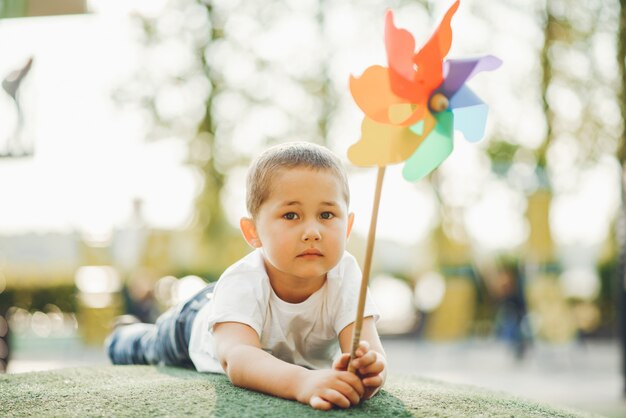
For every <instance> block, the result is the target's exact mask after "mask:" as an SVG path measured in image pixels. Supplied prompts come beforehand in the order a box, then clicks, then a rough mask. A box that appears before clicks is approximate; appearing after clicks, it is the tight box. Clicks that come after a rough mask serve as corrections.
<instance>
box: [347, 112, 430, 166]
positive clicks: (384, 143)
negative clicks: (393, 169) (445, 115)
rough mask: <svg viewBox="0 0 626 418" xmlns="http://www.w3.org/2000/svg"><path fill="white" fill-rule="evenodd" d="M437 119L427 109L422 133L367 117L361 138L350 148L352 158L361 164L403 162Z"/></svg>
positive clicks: (350, 157) (362, 125) (364, 120)
mask: <svg viewBox="0 0 626 418" xmlns="http://www.w3.org/2000/svg"><path fill="white" fill-rule="evenodd" d="M436 123H437V122H436V120H435V118H434V117H433V116H432V115H431V114H430V113H427V114H426V117H425V118H424V122H423V126H422V133H421V134H420V135H416V134H415V133H414V132H412V131H411V129H407V127H405V126H396V125H389V124H383V123H377V122H375V121H373V120H371V119H369V118H367V117H366V118H364V119H363V123H362V124H361V139H360V140H359V141H358V142H357V143H356V144H354V145H352V146H351V147H350V148H349V149H348V159H350V161H351V162H352V164H354V165H357V166H360V167H374V166H378V167H382V166H386V165H389V164H396V163H400V162H402V161H404V160H406V159H407V158H409V156H410V155H411V154H413V152H415V149H416V148H417V147H419V146H420V144H421V143H422V141H423V140H424V138H426V137H427V136H428V134H429V133H430V132H431V131H432V130H433V128H434V127H435V124H436Z"/></svg>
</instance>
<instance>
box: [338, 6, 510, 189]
mask: <svg viewBox="0 0 626 418" xmlns="http://www.w3.org/2000/svg"><path fill="white" fill-rule="evenodd" d="M458 7H459V0H457V1H455V2H454V4H452V6H451V7H450V9H449V10H448V11H447V13H446V14H445V16H444V18H443V20H442V21H441V23H440V24H439V27H438V28H437V30H436V31H435V33H434V34H433V35H432V37H431V38H430V39H429V40H428V42H427V43H426V44H425V45H424V47H422V49H420V50H419V51H418V52H417V53H415V52H414V49H415V40H414V38H413V36H412V35H411V34H410V33H409V32H407V31H406V30H404V29H398V28H397V27H396V26H395V25H394V23H393V14H392V12H391V11H388V12H387V15H386V25H385V47H386V50H387V62H388V65H389V67H382V66H379V65H374V66H371V67H369V68H367V69H366V70H365V72H364V73H363V75H362V76H361V77H359V78H354V77H351V79H350V91H351V92H352V96H353V97H354V100H355V102H356V103H357V105H358V106H359V107H360V108H361V109H362V110H363V112H364V113H365V118H364V119H363V123H362V126H361V132H362V136H361V139H360V141H359V142H357V143H356V144H354V145H353V146H352V147H351V148H350V149H349V151H348V158H349V159H350V161H352V163H354V164H355V165H358V166H365V167H367V166H379V167H382V166H386V165H389V164H394V163H399V162H402V161H406V163H405V165H404V169H403V174H404V177H405V178H406V179H407V180H419V179H420V178H422V177H424V176H425V175H427V174H428V173H430V172H431V171H432V170H433V169H435V168H436V167H437V166H439V164H441V163H442V162H443V161H444V160H445V159H446V158H447V157H448V156H449V155H450V153H451V152H452V144H453V130H454V129H455V128H456V129H458V130H459V131H461V132H462V133H463V134H464V136H465V138H466V139H467V140H468V141H471V142H474V141H478V140H480V139H481V138H482V136H483V134H484V129H485V122H486V120H487V105H486V104H485V103H483V102H482V101H481V100H480V99H479V98H478V97H477V96H476V95H475V94H474V93H473V92H472V91H471V90H470V89H469V88H468V87H466V86H465V82H466V81H468V80H470V79H471V78H472V77H473V76H474V75H476V74H478V73H479V72H481V71H488V70H494V69H496V68H498V67H499V66H500V64H501V61H500V60H499V59H498V58H496V57H494V56H490V55H488V56H485V57H481V58H473V59H465V60H447V61H445V62H443V59H444V57H445V56H446V55H447V54H448V51H449V50H450V44H451V42H452V30H451V28H450V20H451V19H452V16H453V15H454V13H455V12H456V10H457V9H458Z"/></svg>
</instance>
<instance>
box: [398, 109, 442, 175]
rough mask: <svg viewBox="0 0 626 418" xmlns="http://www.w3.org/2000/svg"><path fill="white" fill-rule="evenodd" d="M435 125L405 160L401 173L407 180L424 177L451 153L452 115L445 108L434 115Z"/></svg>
mask: <svg viewBox="0 0 626 418" xmlns="http://www.w3.org/2000/svg"><path fill="white" fill-rule="evenodd" d="M435 119H437V126H435V129H433V131H432V132H431V133H430V135H428V136H427V137H426V139H424V142H422V144H421V145H420V146H419V147H417V149H416V150H415V152H414V153H413V154H412V155H411V156H410V157H409V158H408V159H407V160H406V162H405V164H404V168H403V169H402V175H403V176H404V178H405V179H407V180H409V181H417V180H420V179H421V178H423V177H425V176H426V175H428V173H430V172H431V171H433V170H434V169H435V168H437V167H438V166H439V164H441V163H442V162H443V161H444V160H445V159H446V158H448V156H449V155H450V154H451V153H452V146H453V125H454V116H453V115H452V112H451V111H449V110H447V111H445V112H441V113H438V114H436V115H435Z"/></svg>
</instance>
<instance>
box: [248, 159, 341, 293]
mask: <svg viewBox="0 0 626 418" xmlns="http://www.w3.org/2000/svg"><path fill="white" fill-rule="evenodd" d="M271 186H272V187H271V191H270V195H269V196H268V198H267V199H266V200H265V201H264V202H263V204H262V205H261V207H260V208H259V212H258V214H257V216H256V217H255V219H254V220H251V219H244V220H242V230H243V232H244V236H245V237H246V240H247V241H248V243H249V244H250V245H252V246H253V247H255V248H260V247H262V248H263V252H264V254H265V260H266V267H267V269H268V273H269V274H270V277H272V278H278V277H280V278H282V279H288V280H293V279H295V281H296V282H297V280H300V279H306V280H314V279H323V278H325V276H326V273H327V272H328V271H329V270H330V269H332V268H333V267H335V266H336V265H337V264H338V263H339V261H340V260H341V257H342V255H343V252H344V250H345V246H346V241H347V238H348V235H349V234H350V229H351V228H352V220H353V214H349V213H348V207H347V203H346V200H345V198H344V195H343V192H342V187H341V182H340V181H339V180H338V179H337V178H336V176H335V175H333V173H332V172H331V171H329V170H312V169H309V168H295V169H283V170H281V171H280V172H278V173H277V174H276V175H275V176H274V178H273V180H272V185H271ZM246 222H247V224H246ZM294 284H295V282H294Z"/></svg>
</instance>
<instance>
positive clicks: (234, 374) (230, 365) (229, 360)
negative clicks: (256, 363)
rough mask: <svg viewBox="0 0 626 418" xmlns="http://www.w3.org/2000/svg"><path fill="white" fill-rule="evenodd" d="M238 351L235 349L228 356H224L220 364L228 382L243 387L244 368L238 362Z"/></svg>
mask: <svg viewBox="0 0 626 418" xmlns="http://www.w3.org/2000/svg"><path fill="white" fill-rule="evenodd" d="M237 351H238V350H236V349H235V350H233V352H231V353H229V355H228V356H223V357H222V358H221V359H220V364H221V365H222V369H223V370H224V373H225V374H226V376H227V377H228V380H230V382H231V383H232V384H233V385H235V386H242V373H241V370H242V367H239V366H240V365H239V363H240V362H238V361H237V357H238V356H237Z"/></svg>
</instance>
